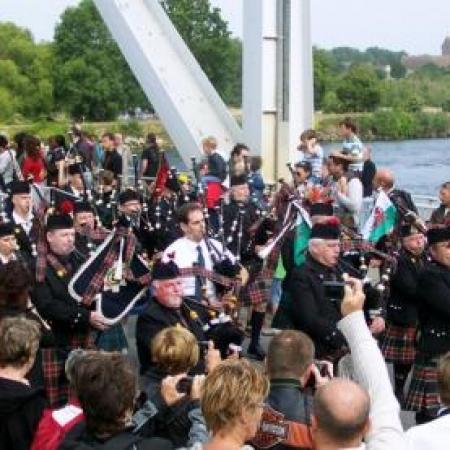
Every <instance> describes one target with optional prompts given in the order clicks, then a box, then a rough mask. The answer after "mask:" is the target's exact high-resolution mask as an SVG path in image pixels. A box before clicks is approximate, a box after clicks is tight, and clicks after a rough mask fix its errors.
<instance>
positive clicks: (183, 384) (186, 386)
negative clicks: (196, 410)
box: [176, 377, 194, 395]
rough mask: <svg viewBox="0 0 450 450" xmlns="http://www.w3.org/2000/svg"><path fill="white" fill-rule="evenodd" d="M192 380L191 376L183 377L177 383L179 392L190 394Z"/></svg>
mask: <svg viewBox="0 0 450 450" xmlns="http://www.w3.org/2000/svg"><path fill="white" fill-rule="evenodd" d="M193 381H194V378H193V377H183V378H182V379H181V380H180V381H179V382H178V383H177V387H176V389H177V391H178V392H179V393H180V394H187V395H190V394H191V390H192V383H193Z"/></svg>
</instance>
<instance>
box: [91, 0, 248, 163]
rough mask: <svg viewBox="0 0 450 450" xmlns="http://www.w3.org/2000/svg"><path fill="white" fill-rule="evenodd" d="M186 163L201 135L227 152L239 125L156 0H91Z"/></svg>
mask: <svg viewBox="0 0 450 450" xmlns="http://www.w3.org/2000/svg"><path fill="white" fill-rule="evenodd" d="M94 2H95V5H96V7H97V9H98V10H99V12H100V14H101V15H102V17H103V19H104V21H105V23H106V25H107V26H108V28H109V30H110V31H111V34H112V35H113V37H114V39H115V40H116V42H117V43H118V45H119V47H120V50H121V51H122V54H123V55H124V57H125V59H126V60H127V62H128V64H129V66H130V68H131V70H132V71H133V73H134V75H135V76H136V78H137V80H138V82H139V83H140V85H141V86H142V88H143V90H144V92H145V94H146V95H147V97H148V99H149V100H150V102H151V103H152V105H153V106H154V108H155V110H156V111H157V113H158V115H159V116H160V118H161V120H162V122H163V124H164V126H165V128H166V130H167V132H168V133H169V135H170V137H171V139H172V141H173V142H174V144H175V146H176V148H177V149H178V151H179V153H180V155H181V157H182V158H183V160H184V162H185V163H186V165H187V166H188V167H190V158H191V157H193V156H195V157H199V156H200V143H201V140H202V139H203V138H204V137H206V136H209V135H213V136H215V137H216V138H217V140H218V143H219V148H220V149H222V150H224V151H225V152H229V151H230V150H231V147H232V146H233V145H234V144H235V143H236V142H239V141H242V140H243V137H242V131H241V129H240V128H239V126H238V125H237V123H236V121H235V120H234V118H233V117H232V116H231V114H230V113H229V111H228V109H227V107H226V106H225V104H224V103H223V101H222V100H221V98H220V97H219V95H218V94H217V92H216V91H215V89H214V87H213V86H212V85H211V83H210V81H209V80H208V78H207V77H206V75H205V74H204V72H203V71H202V69H201V68H200V66H199V64H198V63H197V61H196V60H195V58H194V57H193V56H192V54H191V52H190V50H189V49H188V47H187V46H186V44H185V43H184V41H183V39H182V38H181V36H180V35H179V34H178V32H177V30H176V29H175V27H174V26H173V24H172V22H171V21H170V19H169V18H168V16H167V15H166V13H165V11H164V10H163V8H162V7H161V5H160V4H159V2H158V0H94Z"/></svg>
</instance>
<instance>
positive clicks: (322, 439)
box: [312, 378, 370, 448]
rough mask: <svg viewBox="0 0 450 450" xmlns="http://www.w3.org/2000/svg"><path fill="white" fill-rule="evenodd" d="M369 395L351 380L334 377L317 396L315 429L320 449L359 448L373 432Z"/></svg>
mask: <svg viewBox="0 0 450 450" xmlns="http://www.w3.org/2000/svg"><path fill="white" fill-rule="evenodd" d="M369 413H370V398H369V394H368V393H367V392H366V391H365V390H364V389H363V388H362V387H361V386H359V385H358V384H356V383H355V382H353V381H351V380H346V379H342V378H335V379H334V380H331V381H330V382H329V383H327V384H325V385H324V386H322V387H321V388H320V389H319V390H318V391H317V393H316V395H315V396H314V416H313V420H312V429H313V434H314V438H315V444H316V446H317V448H325V446H327V447H328V445H327V444H332V447H329V448H359V446H360V445H361V442H362V440H363V438H364V436H365V435H366V434H367V433H368V432H369V430H370V419H369Z"/></svg>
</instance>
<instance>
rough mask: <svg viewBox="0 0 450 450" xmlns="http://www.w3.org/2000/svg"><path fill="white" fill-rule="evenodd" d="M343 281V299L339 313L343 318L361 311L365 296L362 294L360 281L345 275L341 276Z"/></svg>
mask: <svg viewBox="0 0 450 450" xmlns="http://www.w3.org/2000/svg"><path fill="white" fill-rule="evenodd" d="M343 279H344V281H345V285H344V298H343V300H342V303H341V313H342V316H343V317H345V316H348V315H349V314H351V313H353V312H356V311H362V309H363V306H364V300H365V298H366V296H365V295H364V292H363V286H362V282H361V280H358V279H356V278H352V277H350V276H348V275H347V274H344V275H343Z"/></svg>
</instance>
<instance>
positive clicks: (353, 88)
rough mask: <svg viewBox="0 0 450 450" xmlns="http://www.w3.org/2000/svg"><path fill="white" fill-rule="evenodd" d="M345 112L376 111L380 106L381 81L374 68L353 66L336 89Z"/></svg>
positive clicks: (361, 65)
mask: <svg viewBox="0 0 450 450" xmlns="http://www.w3.org/2000/svg"><path fill="white" fill-rule="evenodd" d="M336 96H337V98H338V100H339V101H340V103H341V104H342V109H343V112H357V111H361V112H362V111H374V110H375V109H376V108H377V106H378V105H379V104H380V100H381V89H380V80H379V78H378V77H377V75H376V73H375V70H374V68H373V67H372V66H370V65H366V64H364V65H363V64H360V65H355V66H352V67H351V68H350V69H349V71H348V72H347V73H346V74H344V75H343V76H342V78H341V80H340V81H339V83H338V86H337V88H336Z"/></svg>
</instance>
